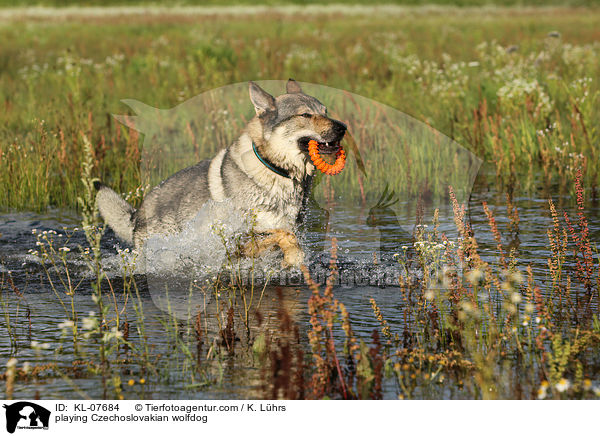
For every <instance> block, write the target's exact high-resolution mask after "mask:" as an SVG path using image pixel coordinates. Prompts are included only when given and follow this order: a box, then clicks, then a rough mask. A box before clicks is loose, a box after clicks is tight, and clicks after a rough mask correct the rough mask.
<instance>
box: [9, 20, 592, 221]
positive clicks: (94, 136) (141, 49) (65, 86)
mask: <svg viewBox="0 0 600 436" xmlns="http://www.w3.org/2000/svg"><path fill="white" fill-rule="evenodd" d="M413 14H414V15H413ZM481 14H483V12H477V11H476V10H475V11H472V12H470V13H455V14H450V15H448V14H445V15H443V16H442V15H439V14H437V13H430V14H429V15H426V14H425V15H424V14H420V13H419V12H418V10H416V12H415V11H413V12H410V11H409V12H407V13H406V14H405V15H399V16H393V17H386V16H381V15H375V16H372V17H371V16H370V17H369V18H368V19H366V18H363V17H360V16H354V15H352V16H346V17H344V18H343V19H339V18H338V17H336V16H334V15H328V16H327V18H326V19H322V18H321V17H318V16H312V15H309V16H304V17H302V18H299V17H294V16H287V15H286V16H281V15H278V14H276V13H273V14H272V15H269V14H266V15H265V16H261V18H260V19H259V18H258V17H254V16H244V17H235V16H224V17H222V19H220V20H219V23H218V24H216V23H215V22H214V21H213V20H211V19H209V17H204V16H197V17H194V19H193V20H189V19H184V18H183V17H181V16H176V15H171V16H169V15H168V14H167V15H165V16H162V17H154V16H143V15H133V16H131V17H128V18H127V19H126V20H125V19H124V18H119V17H118V16H117V17H114V18H111V19H110V20H109V21H107V18H103V17H102V16H96V17H85V16H83V17H79V18H77V19H74V20H73V21H69V22H63V21H53V20H50V21H47V22H38V21H27V20H25V21H22V20H21V19H19V18H13V19H8V21H6V22H5V24H4V25H3V26H2V29H0V36H1V37H2V39H3V40H10V41H12V43H11V45H10V46H4V47H3V48H2V50H1V51H0V65H2V69H3V73H2V75H1V76H0V99H1V100H2V101H3V102H4V111H3V115H2V117H3V123H2V127H1V128H0V182H1V183H0V184H1V186H3V189H2V190H0V205H1V206H2V207H3V208H28V209H37V210H41V209H44V208H46V207H48V206H57V207H71V208H74V207H76V205H77V200H76V199H77V197H79V196H81V195H82V192H83V191H82V186H81V184H80V183H78V182H77V174H78V171H79V168H80V166H81V162H80V156H81V155H82V153H81V141H80V140H79V137H80V134H81V132H84V133H85V134H86V135H87V137H88V138H89V140H90V143H91V145H92V159H93V165H94V170H93V171H94V175H95V176H97V177H99V178H101V179H102V180H103V181H105V182H107V183H108V184H110V185H112V186H114V187H115V188H116V189H117V190H118V191H120V192H122V193H125V194H127V195H129V196H130V197H133V198H131V200H132V201H133V202H136V201H139V197H141V196H142V194H143V191H142V189H143V188H145V187H146V186H147V183H148V180H142V175H141V174H140V170H139V158H140V156H141V146H142V144H141V139H142V138H141V137H140V136H139V135H138V134H137V132H135V131H131V130H129V129H127V128H126V127H125V126H123V125H121V124H119V123H117V122H116V121H115V120H114V118H113V117H112V116H111V114H114V113H124V112H126V111H127V108H126V107H125V106H123V105H121V104H120V103H119V101H120V100H121V99H122V98H135V99H137V100H140V101H143V102H145V103H147V104H149V105H152V106H156V107H161V108H167V107H173V106H175V105H177V104H178V103H180V102H182V101H184V100H186V99H188V98H191V97H194V96H195V95H197V94H198V93H200V92H202V91H206V90H209V89H213V88H215V87H218V86H223V85H227V84H229V83H234V82H243V81H246V80H250V79H252V80H256V79H261V78H265V79H273V78H275V79H286V78H287V77H294V78H296V79H299V80H302V81H306V82H314V83H319V84H325V85H328V86H332V87H336V88H340V89H345V90H349V91H351V92H353V93H356V94H359V95H364V96H366V97H369V98H371V99H374V100H376V101H379V102H382V103H385V104H388V105H391V106H392V107H395V108H397V109H399V110H401V111H404V112H406V113H408V114H409V115H412V116H414V117H416V118H417V119H420V120H423V121H424V122H426V123H427V124H429V125H431V126H432V127H433V128H435V129H437V130H439V131H441V132H443V133H445V134H447V135H448V136H450V137H451V138H453V139H455V140H456V141H457V142H458V143H460V144H461V145H463V146H464V147H467V148H469V149H470V150H471V151H473V152H474V153H475V154H477V155H478V156H480V157H481V158H483V159H485V161H486V162H490V163H491V164H492V165H493V166H494V167H495V169H496V174H497V182H498V183H499V184H501V186H505V187H509V188H510V190H512V191H518V192H533V190H534V189H535V188H536V187H537V186H540V184H541V185H542V186H546V187H552V186H555V185H559V186H561V189H567V190H568V189H570V188H568V185H565V184H561V183H559V182H560V181H561V180H563V179H564V178H565V177H571V176H572V175H573V174H575V172H576V171H577V170H578V169H581V170H582V171H583V173H582V175H583V177H582V183H583V184H584V186H586V187H589V188H590V189H589V190H588V192H589V193H591V195H596V192H597V186H598V180H599V177H600V175H599V171H598V168H597V166H598V164H597V163H598V161H599V159H598V155H597V150H596V147H595V146H594V144H596V143H597V141H598V129H597V128H596V127H595V126H596V125H598V121H599V115H598V109H597V108H598V104H597V103H598V83H597V81H596V80H595V77H596V76H597V74H596V72H597V71H598V68H599V60H598V59H599V56H598V44H597V42H595V40H596V26H595V23H596V21H597V12H596V11H593V10H587V11H578V10H573V9H565V10H561V11H560V12H557V11H553V10H540V11H538V13H535V14H533V15H532V14H530V13H529V12H527V11H520V10H518V9H515V10H503V11H499V12H498V11H496V12H494V11H492V12H489V13H487V12H486V22H485V26H483V25H482V24H481V22H480V20H479V18H478V17H479V16H480V15H481ZM265 20H267V21H269V20H273V22H274V23H275V22H280V23H281V25H279V26H265V25H264V22H265ZM42 28H43V32H41V29H42ZM357 28H359V29H361V31H360V32H356V31H355V30H356V29H357ZM399 29H401V30H399ZM431 29H438V30H436V31H433V30H431ZM40 32H41V33H43V35H44V36H43V38H41V37H40V36H39V35H40ZM440 32H443V33H444V34H445V35H447V37H442V36H441V35H442V33H440ZM483 32H485V36H483ZM551 32H554V33H551ZM549 35H550V36H549ZM330 109H332V110H335V107H331V108H330ZM386 128H389V126H388V127H386ZM354 139H355V140H356V142H357V144H358V146H359V151H360V152H361V154H362V156H363V159H364V164H365V169H366V177H370V178H371V180H369V183H363V182H364V181H363V179H364V177H365V175H363V174H361V173H360V171H357V170H356V168H355V167H354V166H353V165H349V166H348V168H347V171H345V172H343V173H342V174H341V175H340V176H339V178H338V179H336V182H337V184H338V185H339V186H337V187H334V188H335V190H336V192H337V193H344V194H346V195H348V196H354V197H358V196H359V195H360V194H359V191H361V189H363V190H364V188H365V187H366V188H367V189H369V188H370V187H373V190H374V192H375V193H378V192H381V190H382V189H383V187H384V184H385V182H384V181H383V180H381V181H380V180H379V179H381V177H377V176H376V175H378V174H386V175H388V176H389V177H390V180H389V181H388V182H390V183H391V186H393V187H396V186H405V185H406V184H407V182H408V181H410V179H411V177H413V176H411V175H410V172H413V173H418V172H419V171H422V169H421V168H419V167H414V168H412V169H411V168H410V167H407V165H410V162H411V161H413V159H414V157H410V156H409V157H408V159H407V156H406V155H405V154H403V153H398V152H397V144H396V143H394V142H389V141H388V142H385V141H383V142H379V143H373V142H372V141H370V140H368V138H366V139H365V138H363V139H364V140H362V141H361V140H360V139H361V138H354ZM194 140H195V141H199V143H200V142H201V141H202V137H195V139H192V138H190V141H194ZM226 145H227V144H225V143H223V144H220V143H218V144H214V143H211V147H209V148H206V149H205V147H200V148H199V149H198V153H197V157H198V158H202V157H209V155H210V151H211V150H212V149H213V147H215V146H218V147H221V146H226ZM430 154H431V152H429V151H427V155H425V156H421V157H420V158H421V159H426V160H427V161H429V162H431V161H434V160H435V158H436V157H437V156H435V155H434V156H430ZM189 163H191V162H188V164H189ZM398 168H400V170H398ZM427 171H428V173H427V174H431V177H432V178H433V177H435V175H436V172H435V171H434V170H433V169H427ZM379 185H381V186H379ZM323 186H325V185H323ZM432 186H434V187H436V189H437V187H439V186H440V185H439V184H437V183H432ZM8 187H10V189H8ZM442 188H443V186H442ZM439 191H440V192H437V193H436V195H442V196H443V195H445V189H440V190H439ZM363 195H364V193H363Z"/></svg>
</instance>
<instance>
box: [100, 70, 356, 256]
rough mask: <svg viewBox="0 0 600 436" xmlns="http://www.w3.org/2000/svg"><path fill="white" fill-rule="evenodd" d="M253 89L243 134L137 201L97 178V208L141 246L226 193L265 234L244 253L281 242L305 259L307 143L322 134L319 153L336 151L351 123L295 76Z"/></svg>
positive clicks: (308, 178) (308, 174)
mask: <svg viewBox="0 0 600 436" xmlns="http://www.w3.org/2000/svg"><path fill="white" fill-rule="evenodd" d="M249 94H250V101H251V102H252V104H253V106H254V109H255V111H256V115H255V116H254V117H253V118H252V119H251V120H250V121H249V123H248V124H247V126H246V128H245V129H244V131H243V133H242V134H241V136H239V138H238V139H237V140H236V141H235V142H234V143H233V144H232V145H231V146H230V147H228V148H226V149H224V150H221V151H220V152H219V153H218V154H217V155H216V156H215V157H214V158H212V159H209V160H204V161H201V162H199V163H197V164H196V165H194V166H191V167H188V168H185V169H183V170H181V171H179V172H177V173H175V174H174V175H172V176H171V177H169V178H167V179H166V180H164V181H163V182H161V183H160V184H159V185H158V186H156V187H155V188H154V189H152V190H151V191H150V192H149V193H148V194H147V195H146V196H145V198H144V200H143V202H142V204H141V206H140V207H139V209H137V210H135V209H134V208H133V207H132V206H131V205H130V204H128V203H127V202H126V201H125V200H123V199H122V198H121V197H120V196H119V194H117V193H116V192H115V191H113V190H112V189H110V188H109V187H107V186H106V185H104V184H102V183H101V182H97V183H96V189H97V196H96V201H97V205H98V209H99V211H100V215H101V216H102V218H103V219H104V220H105V221H106V223H107V224H108V226H109V227H110V228H112V229H113V231H114V232H115V234H116V235H117V236H118V237H119V238H120V239H122V240H124V241H125V242H127V243H129V244H133V245H134V246H135V247H136V248H141V247H142V246H143V244H144V242H145V241H146V240H147V239H148V237H149V236H150V235H153V234H173V233H178V232H180V231H181V230H182V229H183V226H184V225H185V224H186V223H187V222H189V221H190V220H191V219H192V218H194V217H195V216H196V214H197V213H198V212H199V210H200V208H201V207H202V205H204V204H205V203H206V202H207V201H209V200H213V201H215V202H220V201H224V200H226V199H229V200H230V201H231V203H232V205H233V206H234V208H235V209H236V210H237V211H239V213H241V214H244V216H247V215H246V214H253V215H254V220H255V221H254V223H255V224H254V231H255V232H256V233H257V234H259V235H262V237H260V238H258V241H257V242H255V243H253V244H247V245H246V246H245V248H244V249H243V255H246V256H256V255H259V254H260V253H262V252H264V251H265V250H268V249H270V248H272V247H273V246H279V248H280V249H281V250H282V251H283V255H284V260H283V262H284V264H285V265H295V266H298V265H300V264H301V263H302V261H303V258H304V253H303V252H302V250H301V248H300V246H299V244H298V239H297V237H296V233H295V232H296V230H297V225H298V223H299V222H300V221H301V219H302V214H303V211H304V208H305V207H306V204H307V201H308V195H309V192H310V187H311V183H312V178H313V174H314V171H315V166H314V165H313V163H312V161H311V159H310V156H309V154H308V143H309V141H310V140H315V141H317V142H318V143H319V152H320V153H321V154H326V155H331V154H334V153H337V151H338V150H339V149H340V147H341V146H340V141H341V140H342V138H343V137H344V135H345V133H346V125H345V124H344V123H342V122H341V121H339V120H335V119H333V118H330V117H329V116H328V114H327V108H326V107H325V105H323V104H322V103H321V102H320V101H319V100H317V99H316V98H315V97H312V96H309V95H307V94H305V93H304V92H302V88H301V87H300V84H299V83H298V82H296V81H295V80H293V79H289V80H288V82H287V84H286V93H285V94H282V95H280V96H278V97H276V98H275V97H273V96H272V95H270V94H269V93H267V92H266V91H265V90H263V89H262V88H261V87H260V86H258V85H257V84H256V83H254V82H249Z"/></svg>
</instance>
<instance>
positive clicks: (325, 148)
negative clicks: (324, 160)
mask: <svg viewBox="0 0 600 436" xmlns="http://www.w3.org/2000/svg"><path fill="white" fill-rule="evenodd" d="M313 139H315V138H310V137H308V136H306V137H303V138H300V139H299V140H298V145H300V148H301V149H302V150H303V151H305V152H308V142H309V141H311V140H313ZM317 142H318V143H319V153H321V154H334V153H337V152H338V150H339V149H340V147H341V146H340V142H341V138H340V139H336V140H335V141H329V142H321V141H317Z"/></svg>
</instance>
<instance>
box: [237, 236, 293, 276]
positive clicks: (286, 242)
mask: <svg viewBox="0 0 600 436" xmlns="http://www.w3.org/2000/svg"><path fill="white" fill-rule="evenodd" d="M267 233H268V236H266V237H264V238H259V239H257V240H255V241H251V242H249V243H248V244H246V245H245V246H244V250H243V251H244V255H246V256H253V257H254V256H258V255H260V254H261V253H263V252H265V251H266V250H269V249H270V248H272V247H273V246H275V245H277V246H278V247H279V248H281V251H283V262H282V264H283V266H284V267H288V266H300V265H301V264H302V261H303V260H304V252H303V251H302V249H301V248H300V244H299V243H298V238H296V235H294V234H293V233H292V232H289V231H287V230H283V229H274V230H269V231H268V232H267Z"/></svg>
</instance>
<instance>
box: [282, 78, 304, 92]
mask: <svg viewBox="0 0 600 436" xmlns="http://www.w3.org/2000/svg"><path fill="white" fill-rule="evenodd" d="M285 90H286V91H287V93H288V94H300V93H301V92H302V88H301V87H300V84H299V83H298V82H296V81H295V80H294V79H289V80H288V81H287V84H286V85H285Z"/></svg>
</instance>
